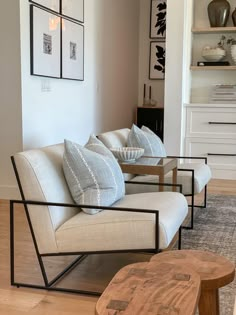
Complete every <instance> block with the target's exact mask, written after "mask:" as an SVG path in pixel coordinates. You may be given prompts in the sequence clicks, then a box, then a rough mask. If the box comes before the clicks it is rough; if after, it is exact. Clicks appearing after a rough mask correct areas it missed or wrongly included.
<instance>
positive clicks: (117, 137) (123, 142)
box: [97, 128, 130, 149]
mask: <svg viewBox="0 0 236 315" xmlns="http://www.w3.org/2000/svg"><path fill="white" fill-rule="evenodd" d="M129 132H130V129H129V128H123V129H117V130H114V131H108V132H104V133H101V134H99V135H98V136H97V137H98V139H99V140H100V141H102V143H103V144H104V145H105V146H106V147H107V148H108V149H110V148H122V147H127V139H128V135H129Z"/></svg>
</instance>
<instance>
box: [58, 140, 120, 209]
mask: <svg viewBox="0 0 236 315" xmlns="http://www.w3.org/2000/svg"><path fill="white" fill-rule="evenodd" d="M64 143H65V152H64V156H63V170H64V174H65V178H66V181H67V183H68V186H69V189H70V192H71V195H72V197H73V199H74V201H75V202H76V203H77V204H86V205H96V206H110V205H112V204H113V203H114V202H115V201H117V200H119V199H120V198H122V197H123V196H124V194H125V184H124V178H123V174H122V171H121V168H120V166H119V164H118V163H117V161H116V159H115V157H114V156H113V154H112V153H111V152H110V150H109V149H107V148H106V147H105V146H104V144H103V143H102V142H101V141H100V140H98V139H97V138H96V137H95V136H93V135H92V136H91V137H90V139H89V141H88V143H87V144H86V145H85V146H81V145H79V144H77V143H74V142H71V141H69V140H65V142H64ZM82 210H83V211H84V212H86V213H88V214H95V213H97V212H99V211H101V210H98V209H86V208H83V209H82Z"/></svg>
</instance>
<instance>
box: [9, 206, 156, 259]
mask: <svg viewBox="0 0 236 315" xmlns="http://www.w3.org/2000/svg"><path fill="white" fill-rule="evenodd" d="M14 204H23V205H24V207H25V210H27V205H39V206H52V207H53V206H55V207H68V208H87V209H101V210H112V211H123V212H138V213H150V214H154V216H155V248H153V249H150V250H153V251H154V252H156V253H157V252H159V250H160V249H159V243H160V242H159V240H160V238H159V210H158V209H155V210H150V209H137V208H125V207H123V208H122V207H112V206H109V207H107V206H93V205H83V204H82V205H81V204H80V205H78V204H70V203H60V202H46V201H34V200H10V222H11V223H10V225H11V226H14V224H13V218H14ZM12 233H13V232H12ZM11 237H13V234H11Z"/></svg>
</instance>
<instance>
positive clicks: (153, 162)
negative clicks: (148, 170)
mask: <svg viewBox="0 0 236 315" xmlns="http://www.w3.org/2000/svg"><path fill="white" fill-rule="evenodd" d="M171 161H173V158H166V157H151V156H142V157H140V158H139V159H137V160H130V161H119V163H120V164H130V165H150V166H164V165H166V164H168V163H169V162H171Z"/></svg>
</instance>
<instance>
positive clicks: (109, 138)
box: [97, 126, 211, 228]
mask: <svg viewBox="0 0 236 315" xmlns="http://www.w3.org/2000/svg"><path fill="white" fill-rule="evenodd" d="M133 127H134V126H133ZM133 127H132V129H133ZM135 128H137V127H135ZM132 129H129V128H124V129H118V130H114V131H108V132H104V133H101V134H99V135H98V136H97V137H98V139H100V140H101V141H102V142H103V143H104V144H105V145H106V146H107V148H109V149H111V148H115V147H126V146H128V138H129V135H130V132H131V130H132ZM137 129H139V128H137ZM146 130H148V128H146V127H144V129H143V131H144V134H145V137H146V136H147V133H146ZM137 131H138V130H137ZM143 131H142V130H139V131H138V132H143ZM148 132H150V133H151V131H149V130H148ZM139 136H140V135H139V134H138V135H137V137H139ZM151 136H154V135H152V134H151ZM155 136H156V135H155ZM156 137H157V136H156ZM147 141H149V140H147ZM155 141H156V142H155V144H157V146H158V148H155V152H156V153H157V154H158V156H162V157H166V156H167V155H166V152H165V148H164V145H163V143H162V141H161V140H160V139H159V138H158V137H157V139H155ZM135 144H136V145H137V143H136V142H135ZM149 144H150V143H149ZM140 146H141V145H140ZM150 146H151V144H150ZM149 153H152V152H149ZM144 154H145V153H144ZM148 155H149V154H148ZM152 155H153V154H152ZM168 157H170V156H168ZM172 157H173V158H177V159H178V181H177V182H178V184H180V185H182V193H183V194H184V195H185V196H191V198H192V199H191V204H190V207H191V222H190V228H193V216H194V213H193V212H194V206H198V205H195V204H194V195H197V194H199V193H200V192H202V191H204V204H203V207H204V208H205V207H206V201H207V184H208V182H209V181H210V179H211V170H210V167H209V166H208V165H207V158H206V157H182V156H181V157H180V156H172ZM186 160H187V161H186ZM125 180H127V181H133V182H148V183H157V182H158V177H157V176H153V175H139V174H137V176H135V175H131V174H125ZM165 183H169V184H170V183H172V173H171V172H169V173H168V174H166V176H165ZM164 188H165V190H170V189H171V187H170V186H166V187H164ZM157 190H158V186H157V187H155V186H151V185H138V184H137V185H135V184H132V185H131V184H129V183H128V184H126V194H135V193H143V192H153V191H157ZM200 207H202V206H200Z"/></svg>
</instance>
